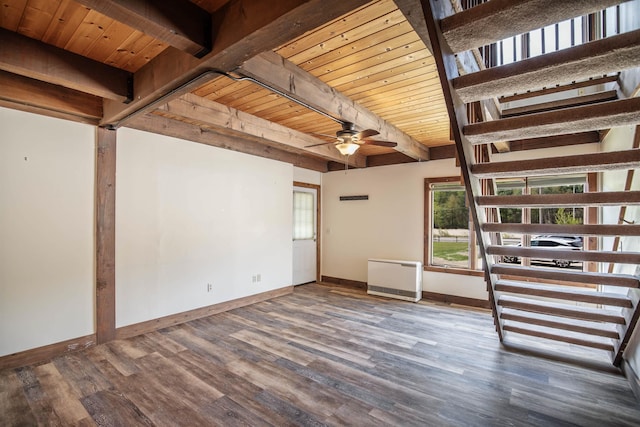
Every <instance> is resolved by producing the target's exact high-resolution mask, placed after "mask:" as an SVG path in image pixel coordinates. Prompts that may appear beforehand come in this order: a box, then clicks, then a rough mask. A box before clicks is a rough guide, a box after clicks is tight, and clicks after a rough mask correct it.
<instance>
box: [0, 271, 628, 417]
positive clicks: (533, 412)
mask: <svg viewBox="0 0 640 427" xmlns="http://www.w3.org/2000/svg"><path fill="white" fill-rule="evenodd" d="M508 338H509V340H510V343H509V346H506V345H503V344H502V343H500V342H499V341H498V338H497V336H496V333H495V329H494V325H493V319H492V317H491V314H490V312H489V311H487V310H482V309H477V308H472V309H471V308H464V307H460V306H455V305H449V304H444V303H434V302H429V301H420V302H418V303H415V304H414V303H409V302H404V301H398V300H393V299H389V298H380V297H372V296H369V295H367V294H366V293H365V292H364V290H361V289H352V288H346V287H333V286H325V285H319V284H311V285H304V286H300V287H296V288H295V289H294V292H293V293H292V294H289V295H285V296H282V297H278V298H274V299H272V300H269V301H264V302H261V303H257V304H254V305H252V306H249V307H242V308H238V309H234V310H231V311H229V312H225V313H220V314H217V315H213V316H210V317H206V318H202V319H198V320H194V321H191V322H187V323H185V324H181V325H176V326H171V327H168V328H164V329H161V330H158V331H156V332H152V333H148V334H144V335H141V336H137V337H133V338H129V339H126V340H118V341H114V342H110V343H107V344H102V345H99V346H96V347H93V348H88V349H85V350H82V351H80V352H77V353H73V354H67V355H64V356H61V357H59V358H56V359H54V360H53V361H52V362H51V363H45V364H41V365H38V366H28V367H24V368H20V369H12V370H5V371H0V419H1V421H2V422H0V425H2V426H3V427H4V426H5V425H7V426H20V425H47V426H49V425H54V426H55V425H79V426H83V425H105V426H106V425H109V426H112V425H157V426H181V425H185V426H187V425H188V426H193V425H224V426H230V425H245V426H246V425H251V426H268V425H272V426H288V425H304V426H309V425H317V426H321V425H329V426H342V425H367V426H397V425H402V426H425V425H449V426H467V425H511V426H530V425H544V426H548V425H553V426H563V425H621V426H622V425H625V426H626V425H640V405H638V402H637V400H636V399H635V397H634V395H633V393H632V392H631V388H630V386H629V384H628V382H627V380H626V379H625V378H624V377H623V376H622V375H621V374H620V373H619V372H617V371H615V369H613V368H612V367H611V364H610V361H609V358H608V355H607V354H606V352H603V351H601V350H594V349H588V348H584V349H583V348H579V350H576V352H577V353H578V354H579V355H580V356H581V357H583V358H584V359H581V360H576V361H567V360H566V358H564V359H562V358H560V357H557V356H555V355H557V354H565V353H566V351H567V349H571V350H572V351H574V350H575V347H576V346H574V345H573V344H570V343H558V342H547V340H543V339H541V338H537V337H528V336H520V335H518V334H513V336H512V335H509V337H508ZM531 342H536V343H537V344H539V343H540V342H542V344H541V347H542V348H544V349H545V350H544V351H545V352H546V354H542V353H538V357H535V356H533V355H532V354H534V353H532V352H531V351H526V344H527V343H531ZM514 343H515V344H517V346H514ZM518 346H519V347H518ZM543 356H544V357H543ZM587 362H589V364H588V365H586V364H587ZM585 365H586V366H585ZM83 411H84V412H85V413H84V414H83Z"/></svg>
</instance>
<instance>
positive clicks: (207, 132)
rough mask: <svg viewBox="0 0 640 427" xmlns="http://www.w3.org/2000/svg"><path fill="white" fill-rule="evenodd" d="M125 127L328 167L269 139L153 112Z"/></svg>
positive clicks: (311, 166) (320, 168)
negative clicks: (240, 135)
mask: <svg viewBox="0 0 640 427" xmlns="http://www.w3.org/2000/svg"><path fill="white" fill-rule="evenodd" d="M127 127H130V128H133V129H138V130H143V131H147V132H152V133H159V134H162V135H167V136H172V137H175V138H181V139H186V140H187V141H193V142H199V143H201V144H206V145H211V146H212V147H219V148H224V149H227V150H233V151H238V152H240V153H246V154H251V155H254V156H259V157H264V158H267V159H272V160H278V161H281V162H285V163H291V164H292V165H294V166H298V167H301V168H304V169H311V170H315V171H318V172H326V171H327V170H328V169H327V162H326V161H323V160H321V159H317V158H314V157H311V156H303V155H299V154H295V153H291V152H288V151H284V150H280V149H278V148H274V147H273V146H270V145H268V144H269V141H263V142H257V141H254V140H248V139H246V138H244V139H243V138H238V137H232V136H229V135H224V134H221V133H217V132H215V131H214V130H211V129H207V128H202V127H201V126H198V125H193V124H189V123H186V122H181V121H178V120H173V119H170V118H167V117H161V116H157V115H153V114H144V115H140V116H137V117H135V118H134V119H132V120H131V121H130V122H128V123H127Z"/></svg>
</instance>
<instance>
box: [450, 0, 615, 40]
mask: <svg viewBox="0 0 640 427" xmlns="http://www.w3.org/2000/svg"><path fill="white" fill-rule="evenodd" d="M623 1H624V0H580V1H571V2H567V1H557V0H491V1H489V2H486V3H482V4H480V5H478V6H475V7H472V8H469V9H466V10H464V11H462V12H459V13H456V14H454V15H451V16H448V17H446V18H444V19H442V21H440V28H441V29H442V34H443V35H444V38H445V40H446V41H447V43H448V44H449V46H450V47H451V50H453V51H454V52H463V51H465V50H470V49H474V48H477V47H480V46H484V45H488V44H491V43H494V42H497V41H499V40H503V39H506V38H508V37H513V36H515V35H518V34H522V33H527V32H529V31H532V30H535V29H537V28H542V27H546V26H547V25H551V24H555V23H557V22H562V21H564V20H566V19H570V18H575V17H577V16H583V15H588V14H590V13H593V12H597V11H599V10H602V9H606V8H607V7H609V6H613V5H616V4H618V3H622V2H623ZM541 11H544V13H541ZM487 28H491V31H487Z"/></svg>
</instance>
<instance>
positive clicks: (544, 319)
mask: <svg viewBox="0 0 640 427" xmlns="http://www.w3.org/2000/svg"><path fill="white" fill-rule="evenodd" d="M500 318H501V319H503V320H509V321H511V322H519V323H524V324H530V325H538V326H543V327H545V328H551V329H563V330H566V331H571V332H576V333H580V334H585V335H596V336H599V337H605V338H611V339H616V340H617V339H619V338H620V335H619V334H618V331H617V328H616V327H615V325H613V324H610V323H602V322H591V321H588V320H578V319H571V318H568V317H557V316H550V315H548V314H542V313H533V312H523V311H518V310H513V309H509V308H504V309H503V310H502V312H501V313H500Z"/></svg>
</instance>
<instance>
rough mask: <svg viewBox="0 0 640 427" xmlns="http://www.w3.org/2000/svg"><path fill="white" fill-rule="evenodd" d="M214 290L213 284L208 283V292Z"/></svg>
mask: <svg viewBox="0 0 640 427" xmlns="http://www.w3.org/2000/svg"><path fill="white" fill-rule="evenodd" d="M212 290H213V283H207V292H211V291H212Z"/></svg>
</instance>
